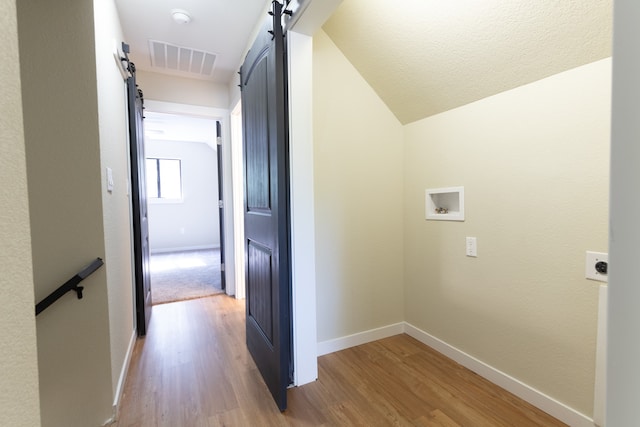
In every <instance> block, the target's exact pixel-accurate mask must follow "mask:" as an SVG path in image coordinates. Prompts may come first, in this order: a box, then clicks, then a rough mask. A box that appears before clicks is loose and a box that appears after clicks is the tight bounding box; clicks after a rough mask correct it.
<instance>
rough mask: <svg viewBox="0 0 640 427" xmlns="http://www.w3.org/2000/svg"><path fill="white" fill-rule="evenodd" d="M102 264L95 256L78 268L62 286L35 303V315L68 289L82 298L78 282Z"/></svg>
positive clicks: (81, 288)
mask: <svg viewBox="0 0 640 427" xmlns="http://www.w3.org/2000/svg"><path fill="white" fill-rule="evenodd" d="M102 264H104V262H103V261H102V259H101V258H96V259H95V260H94V261H93V262H92V263H91V264H89V265H87V266H86V267H84V268H83V269H82V270H80V271H79V272H78V273H77V274H76V275H75V276H73V277H72V278H71V279H69V280H67V281H66V282H65V283H64V284H63V285H62V286H60V287H59V288H58V289H56V290H55V291H53V292H51V293H50V294H49V296H48V297H46V298H45V299H43V300H42V301H40V302H39V303H38V304H36V316H37V315H38V314H40V313H42V312H43V311H44V310H45V309H46V308H47V307H49V306H50V305H51V304H53V303H54V302H56V301H57V300H58V299H59V298H60V297H61V296H62V295H64V294H66V293H67V292H69V291H76V293H77V294H78V299H82V290H83V289H84V287H82V286H78V283H80V282H82V281H83V280H84V279H86V278H87V277H88V276H89V275H90V274H91V273H93V272H94V271H96V270H97V269H98V268H100V267H101V266H102Z"/></svg>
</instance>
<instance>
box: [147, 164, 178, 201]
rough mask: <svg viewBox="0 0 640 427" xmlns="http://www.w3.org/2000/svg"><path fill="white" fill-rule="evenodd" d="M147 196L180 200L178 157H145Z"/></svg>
mask: <svg viewBox="0 0 640 427" xmlns="http://www.w3.org/2000/svg"><path fill="white" fill-rule="evenodd" d="M146 172H147V197H149V198H150V199H160V200H182V177H181V165H180V160H178V159H154V158H148V159H147V171H146Z"/></svg>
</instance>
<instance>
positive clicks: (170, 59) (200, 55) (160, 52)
mask: <svg viewBox="0 0 640 427" xmlns="http://www.w3.org/2000/svg"><path fill="white" fill-rule="evenodd" d="M149 51H150V52H151V66H152V67H154V68H157V69H159V70H162V71H170V72H176V73H189V74H192V75H198V76H200V77H211V74H212V73H213V66H214V65H215V63H216V54H215V53H211V52H205V51H203V50H197V49H192V48H190V47H182V46H176V45H173V44H170V43H166V42H161V41H157V40H149Z"/></svg>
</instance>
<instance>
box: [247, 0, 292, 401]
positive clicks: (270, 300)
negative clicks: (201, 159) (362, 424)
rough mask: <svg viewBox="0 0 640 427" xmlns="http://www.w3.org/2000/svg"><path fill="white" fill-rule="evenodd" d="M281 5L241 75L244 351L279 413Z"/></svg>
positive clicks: (284, 374) (282, 388)
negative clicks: (243, 198)
mask: <svg viewBox="0 0 640 427" xmlns="http://www.w3.org/2000/svg"><path fill="white" fill-rule="evenodd" d="M281 9H282V6H281V5H280V4H279V3H278V2H273V10H272V12H273V15H272V18H270V19H269V20H268V21H267V23H265V25H264V26H263V28H262V31H261V32H260V34H259V35H258V37H257V38H256V41H255V42H254V45H253V47H252V48H251V50H250V51H249V53H248V54H247V57H246V59H245V62H244V64H243V65H242V68H241V70H240V77H241V88H242V117H243V128H244V174H245V212H244V220H245V254H246V286H247V300H246V312H247V325H246V329H247V346H248V348H249V352H250V353H251V355H252V356H253V359H254V360H255V362H256V365H257V366H258V369H259V370H260V372H261V373H262V376H263V378H264V380H265V382H266V384H267V386H268V387H269V390H270V391H271V393H272V394H273V397H274V399H275V401H276V403H277V405H278V407H279V408H280V410H282V411H284V410H285V409H286V407H287V387H288V386H289V384H290V383H291V371H292V367H291V355H290V349H291V336H290V334H291V315H290V313H291V303H290V301H291V296H290V295H291V285H290V282H291V280H290V277H291V274H290V262H289V258H290V256H289V200H288V199H289V194H288V187H289V184H288V182H289V175H288V149H287V144H288V141H287V139H288V138H287V132H288V131H287V123H288V122H287V116H286V78H285V77H286V76H285V72H286V67H285V65H286V56H285V51H284V35H283V33H282V27H281V25H280V16H281Z"/></svg>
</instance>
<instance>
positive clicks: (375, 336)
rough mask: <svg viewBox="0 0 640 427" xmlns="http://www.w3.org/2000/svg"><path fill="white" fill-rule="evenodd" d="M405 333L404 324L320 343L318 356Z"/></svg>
mask: <svg viewBox="0 0 640 427" xmlns="http://www.w3.org/2000/svg"><path fill="white" fill-rule="evenodd" d="M403 332H404V323H402V322H401V323H395V324H393V325H388V326H383V327H382V328H377V329H371V330H369V331H364V332H359V333H357V334H353V335H347V336H346V337H341V338H336V339H333V340H327V341H322V342H319V343H318V356H322V355H325V354H329V353H333V352H335V351H340V350H344V349H346V348H349V347H355V346H357V345H360V344H366V343H368V342H371V341H376V340H380V339H382V338H388V337H391V336H394V335H398V334H401V333H403Z"/></svg>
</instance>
